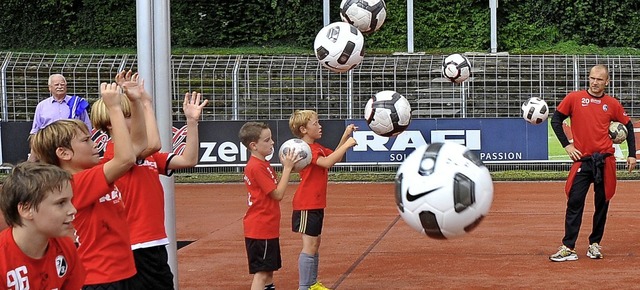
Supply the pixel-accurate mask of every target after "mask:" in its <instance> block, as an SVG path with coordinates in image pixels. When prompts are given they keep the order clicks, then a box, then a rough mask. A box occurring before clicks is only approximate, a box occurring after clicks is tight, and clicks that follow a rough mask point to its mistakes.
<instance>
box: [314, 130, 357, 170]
mask: <svg viewBox="0 0 640 290" xmlns="http://www.w3.org/2000/svg"><path fill="white" fill-rule="evenodd" d="M357 129H358V127H356V126H355V125H354V124H349V125H348V126H347V127H346V128H345V129H344V133H343V134H342V138H340V143H339V144H338V147H336V150H335V151H333V153H331V154H329V156H327V157H320V158H318V161H317V162H316V163H317V164H318V165H319V166H322V167H324V168H331V167H332V166H333V165H335V164H336V163H338V162H340V160H342V158H343V157H344V155H345V154H346V153H347V150H349V148H351V147H353V146H356V145H357V144H358V142H356V139H354V138H353V137H351V134H352V133H353V131H355V130H357Z"/></svg>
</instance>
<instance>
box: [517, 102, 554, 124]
mask: <svg viewBox="0 0 640 290" xmlns="http://www.w3.org/2000/svg"><path fill="white" fill-rule="evenodd" d="M547 117H549V106H547V102H545V101H544V100H543V99H541V98H538V97H531V98H529V99H528V100H526V101H525V102H524V103H523V104H522V118H524V119H525V121H527V122H529V123H531V124H534V125H537V124H540V123H542V122H544V121H545V120H546V119H547Z"/></svg>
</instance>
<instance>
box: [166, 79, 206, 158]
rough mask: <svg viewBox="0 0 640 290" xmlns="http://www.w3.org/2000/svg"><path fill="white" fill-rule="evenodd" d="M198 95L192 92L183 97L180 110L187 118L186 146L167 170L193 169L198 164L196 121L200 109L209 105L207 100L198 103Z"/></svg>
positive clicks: (199, 96) (200, 111)
mask: <svg viewBox="0 0 640 290" xmlns="http://www.w3.org/2000/svg"><path fill="white" fill-rule="evenodd" d="M201 97H202V96H201V95H200V93H196V92H192V93H186V94H185V95H184V102H183V103H182V109H183V110H184V115H185V117H186V118H187V145H186V146H185V148H184V152H182V155H178V156H176V157H174V158H173V159H171V162H169V169H181V168H187V167H193V166H196V164H198V149H199V143H200V141H199V140H200V139H199V138H198V121H199V120H200V114H201V113H202V108H204V106H206V105H207V103H209V101H208V100H207V99H205V100H204V101H202V103H200V98H201Z"/></svg>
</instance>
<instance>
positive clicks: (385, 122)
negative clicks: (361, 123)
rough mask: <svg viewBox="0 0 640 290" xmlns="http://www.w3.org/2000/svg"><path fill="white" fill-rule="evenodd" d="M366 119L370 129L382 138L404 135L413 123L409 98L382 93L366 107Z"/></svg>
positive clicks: (386, 92) (387, 92) (392, 93)
mask: <svg viewBox="0 0 640 290" xmlns="http://www.w3.org/2000/svg"><path fill="white" fill-rule="evenodd" d="M364 119H365V120H366V121H367V124H368V125H369V128H371V130H372V131H373V132H374V133H376V134H378V135H381V136H385V137H391V136H395V135H398V134H400V133H402V132H403V131H404V130H405V129H407V127H409V123H410V122H411V105H410V104H409V101H408V100H407V98H405V97H404V96H403V95H401V94H399V93H397V92H394V91H381V92H378V93H377V94H375V96H373V97H371V99H369V101H367V104H366V105H365V106H364Z"/></svg>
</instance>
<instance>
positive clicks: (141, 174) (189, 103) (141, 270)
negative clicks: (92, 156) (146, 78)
mask: <svg viewBox="0 0 640 290" xmlns="http://www.w3.org/2000/svg"><path fill="white" fill-rule="evenodd" d="M116 82H117V83H121V84H123V86H126V83H128V82H134V83H138V84H139V88H140V90H139V91H136V93H139V94H140V95H141V100H142V106H143V112H144V113H143V114H144V119H145V123H143V124H137V123H133V122H131V123H129V124H128V125H130V126H129V128H128V129H130V131H131V134H132V138H134V137H133V134H136V133H134V132H135V131H138V132H140V133H142V134H143V136H139V137H137V138H143V139H145V140H147V147H146V148H138V149H134V153H135V154H136V155H137V160H138V162H136V165H134V166H133V167H132V168H131V170H129V172H127V174H125V175H124V176H122V177H120V178H119V179H118V180H116V182H115V184H116V186H117V187H118V189H120V191H121V192H122V196H123V200H124V204H125V211H126V216H127V222H128V224H129V235H130V239H131V240H130V244H131V249H132V250H133V256H134V260H135V264H136V270H137V271H138V274H137V280H138V281H139V282H141V284H142V285H141V288H140V289H154V290H158V289H173V273H172V272H171V268H170V267H169V264H168V253H167V248H166V245H167V244H169V239H168V237H167V233H166V231H165V224H164V204H165V203H164V189H163V188H162V184H161V183H160V179H159V175H160V174H162V175H166V176H170V175H171V174H172V173H173V170H176V169H182V168H188V167H193V166H195V165H196V164H197V162H198V149H199V141H198V140H199V139H198V121H199V120H200V114H201V112H202V109H203V108H204V107H205V106H206V105H207V103H208V101H207V100H204V101H202V102H201V101H200V100H201V97H202V96H201V94H200V93H196V92H193V93H186V94H185V99H184V102H183V106H182V109H183V111H184V114H185V117H186V119H187V142H186V143H187V144H186V146H185V149H184V151H183V153H182V154H173V153H171V152H159V151H158V150H160V147H161V142H160V135H159V133H158V127H157V123H156V119H155V115H154V111H153V105H152V97H151V95H149V94H148V93H147V92H146V91H145V90H144V82H143V80H142V79H138V74H132V72H131V71H128V72H126V73H125V72H121V73H119V74H118V76H117V77H116ZM91 121H92V123H93V126H94V127H95V128H97V129H100V130H102V131H104V132H107V134H109V135H110V134H111V130H112V126H111V124H110V121H109V115H108V114H107V112H106V110H105V106H104V104H102V103H99V102H96V103H94V105H93V108H92V110H91ZM113 148H114V143H113V142H112V141H109V142H108V143H107V147H106V149H105V153H104V158H103V161H107V160H110V159H111V158H113V156H114V150H113Z"/></svg>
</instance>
